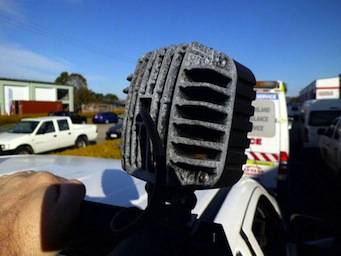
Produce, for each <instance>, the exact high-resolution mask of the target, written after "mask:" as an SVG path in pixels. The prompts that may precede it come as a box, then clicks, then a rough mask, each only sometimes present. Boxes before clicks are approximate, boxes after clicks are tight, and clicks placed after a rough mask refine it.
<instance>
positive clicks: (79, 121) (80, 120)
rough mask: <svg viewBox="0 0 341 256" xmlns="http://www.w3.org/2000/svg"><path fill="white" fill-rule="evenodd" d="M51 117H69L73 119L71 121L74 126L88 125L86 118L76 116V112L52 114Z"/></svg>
mask: <svg viewBox="0 0 341 256" xmlns="http://www.w3.org/2000/svg"><path fill="white" fill-rule="evenodd" d="M49 116H68V117H70V118H71V121H72V123H74V124H86V123H87V120H86V117H85V116H81V115H78V114H76V113H75V112H70V111H57V112H50V113H49Z"/></svg>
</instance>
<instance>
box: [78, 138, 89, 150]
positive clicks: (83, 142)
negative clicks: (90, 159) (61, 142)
mask: <svg viewBox="0 0 341 256" xmlns="http://www.w3.org/2000/svg"><path fill="white" fill-rule="evenodd" d="M87 145H88V138H87V137H86V136H81V137H78V138H77V140H76V143H75V146H76V148H85V147H86V146H87Z"/></svg>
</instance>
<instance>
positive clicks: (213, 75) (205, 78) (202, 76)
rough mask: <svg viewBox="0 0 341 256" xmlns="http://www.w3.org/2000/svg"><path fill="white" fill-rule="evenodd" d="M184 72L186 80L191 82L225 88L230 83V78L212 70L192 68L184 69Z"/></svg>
mask: <svg viewBox="0 0 341 256" xmlns="http://www.w3.org/2000/svg"><path fill="white" fill-rule="evenodd" d="M184 71H185V74H186V76H187V79H188V80H189V81H191V82H204V83H210V84H215V85H217V86H220V87H227V85H228V83H229V82H230V81H231V79H230V78H228V77H227V76H224V75H223V74H221V73H219V72H217V71H215V70H213V69H208V68H192V69H185V70H184Z"/></svg>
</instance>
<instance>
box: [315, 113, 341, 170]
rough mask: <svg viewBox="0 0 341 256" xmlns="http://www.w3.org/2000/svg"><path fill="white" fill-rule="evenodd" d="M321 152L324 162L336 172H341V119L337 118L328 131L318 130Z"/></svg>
mask: <svg viewBox="0 0 341 256" xmlns="http://www.w3.org/2000/svg"><path fill="white" fill-rule="evenodd" d="M317 133H318V134H320V135H321V137H320V141H319V144H320V152H321V156H322V158H323V160H324V162H325V163H326V164H327V165H328V166H329V168H330V169H332V170H333V171H334V172H336V173H337V172H339V171H340V170H341V117H338V118H336V119H335V120H334V121H333V122H332V124H331V125H330V126H329V128H328V129H327V130H323V129H321V130H318V131H317Z"/></svg>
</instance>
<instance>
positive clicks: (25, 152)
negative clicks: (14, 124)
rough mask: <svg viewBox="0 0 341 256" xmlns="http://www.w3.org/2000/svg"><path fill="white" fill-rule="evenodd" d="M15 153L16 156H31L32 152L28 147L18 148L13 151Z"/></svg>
mask: <svg viewBox="0 0 341 256" xmlns="http://www.w3.org/2000/svg"><path fill="white" fill-rule="evenodd" d="M15 153H16V154H18V155H30V154H33V150H32V148H31V147H29V146H20V147H18V148H17V149H16V150H15Z"/></svg>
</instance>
